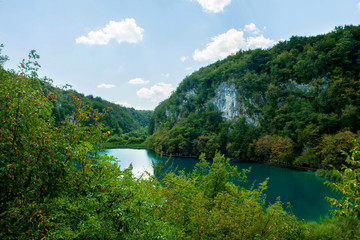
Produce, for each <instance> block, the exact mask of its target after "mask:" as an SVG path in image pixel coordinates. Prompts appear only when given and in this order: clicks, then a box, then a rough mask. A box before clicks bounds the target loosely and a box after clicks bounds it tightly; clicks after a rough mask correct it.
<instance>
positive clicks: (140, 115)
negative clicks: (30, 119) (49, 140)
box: [42, 80, 152, 134]
mask: <svg viewBox="0 0 360 240" xmlns="http://www.w3.org/2000/svg"><path fill="white" fill-rule="evenodd" d="M47 81H49V80H47ZM42 84H44V85H45V86H44V87H46V88H48V90H49V91H52V92H56V93H57V101H56V102H54V104H55V105H54V108H53V115H54V117H55V122H56V123H57V124H58V123H60V122H61V121H63V120H64V119H65V118H66V116H69V115H71V114H72V112H73V111H74V103H75V100H74V99H76V98H78V99H80V100H81V101H82V102H83V103H84V104H86V105H89V106H91V107H92V108H94V109H97V110H98V111H99V112H102V113H105V112H106V115H105V117H104V118H103V119H101V122H102V123H104V124H105V125H106V126H108V127H109V128H110V129H111V130H112V133H113V134H123V133H129V132H131V131H135V130H138V129H140V128H145V127H146V126H147V125H148V124H149V121H150V116H151V114H152V111H147V110H135V109H134V108H126V107H123V106H120V105H118V104H115V103H111V102H108V101H106V100H104V99H102V98H100V97H94V96H92V95H88V96H85V95H84V94H81V93H78V92H77V91H75V90H73V89H66V87H65V88H63V89H60V88H57V89H54V88H53V87H52V86H51V85H50V84H49V82H43V83H42Z"/></svg>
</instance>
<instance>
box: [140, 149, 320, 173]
mask: <svg viewBox="0 0 360 240" xmlns="http://www.w3.org/2000/svg"><path fill="white" fill-rule="evenodd" d="M147 150H149V149H147ZM149 151H152V150H149ZM152 152H154V151H152ZM157 154H158V153H157ZM158 155H161V156H163V157H177V158H195V159H198V158H199V156H192V155H183V154H181V153H174V154H168V153H164V152H163V153H161V154H158ZM230 161H234V162H239V163H259V164H264V165H268V166H274V167H281V168H287V169H292V170H298V171H304V172H316V171H317V170H319V169H317V168H311V167H303V166H295V165H281V164H275V163H271V162H267V161H258V162H257V161H248V160H240V159H234V158H230ZM317 176H319V177H323V176H321V175H317Z"/></svg>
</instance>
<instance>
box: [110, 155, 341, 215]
mask: <svg viewBox="0 0 360 240" xmlns="http://www.w3.org/2000/svg"><path fill="white" fill-rule="evenodd" d="M106 153H107V154H109V155H113V156H115V157H116V158H118V159H119V160H120V161H119V165H120V167H121V168H122V169H124V168H127V167H129V165H130V163H131V164H132V166H133V170H132V171H133V173H134V175H135V176H141V174H143V173H144V172H145V171H146V172H148V173H149V174H154V170H153V168H152V161H154V163H159V162H163V163H164V162H165V161H166V160H167V159H168V158H165V157H163V158H160V157H156V155H155V154H154V153H153V152H150V151H147V150H137V149H108V150H106ZM197 162H198V160H197V159H192V158H172V159H171V160H170V161H169V164H168V165H171V164H172V165H173V167H177V168H178V170H184V171H185V172H190V171H191V170H192V169H193V168H194V166H195V164H196V163H197ZM168 165H167V166H168ZM233 165H236V166H237V167H238V169H243V168H251V173H249V174H248V182H247V183H246V184H245V185H244V187H246V188H249V187H251V185H252V184H253V183H255V186H257V184H258V183H260V182H262V181H264V180H265V179H266V178H269V182H268V189H267V190H266V191H265V194H266V195H267V201H268V202H271V203H272V202H274V201H276V198H277V197H279V196H280V200H281V201H282V202H283V203H288V202H290V203H291V205H292V211H293V212H294V214H295V215H296V216H297V217H299V218H301V219H306V220H309V221H310V220H315V221H317V220H319V218H320V217H324V216H325V215H328V214H329V210H330V204H329V203H328V202H327V201H326V200H325V197H326V196H330V197H334V196H335V194H334V193H333V192H332V191H331V189H330V188H329V187H328V186H326V185H324V181H325V180H324V179H323V178H320V177H317V176H316V175H315V174H314V173H311V172H303V171H297V170H292V169H287V168H280V167H273V166H267V165H263V164H257V163H239V162H236V163H233Z"/></svg>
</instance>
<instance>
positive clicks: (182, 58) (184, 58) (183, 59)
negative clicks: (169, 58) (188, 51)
mask: <svg viewBox="0 0 360 240" xmlns="http://www.w3.org/2000/svg"><path fill="white" fill-rule="evenodd" d="M186 59H188V57H185V56H181V57H180V61H182V62H185V61H186Z"/></svg>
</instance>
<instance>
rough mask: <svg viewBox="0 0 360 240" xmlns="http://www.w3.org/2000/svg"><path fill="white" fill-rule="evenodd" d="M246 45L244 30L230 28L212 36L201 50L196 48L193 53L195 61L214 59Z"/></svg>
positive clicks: (223, 56)
mask: <svg viewBox="0 0 360 240" xmlns="http://www.w3.org/2000/svg"><path fill="white" fill-rule="evenodd" d="M244 47H246V40H245V38H244V32H242V31H237V30H235V29H230V30H229V31H227V32H226V33H223V34H220V35H218V36H215V37H213V38H212V41H211V42H210V43H208V44H207V45H206V47H205V49H203V50H199V49H196V50H195V52H194V55H193V58H194V60H196V61H206V60H214V59H218V58H225V57H226V56H228V55H230V54H231V53H235V52H236V51H238V50H239V49H240V48H244Z"/></svg>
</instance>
